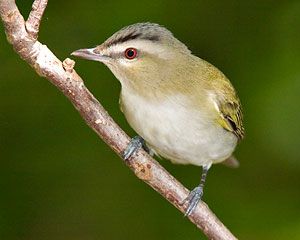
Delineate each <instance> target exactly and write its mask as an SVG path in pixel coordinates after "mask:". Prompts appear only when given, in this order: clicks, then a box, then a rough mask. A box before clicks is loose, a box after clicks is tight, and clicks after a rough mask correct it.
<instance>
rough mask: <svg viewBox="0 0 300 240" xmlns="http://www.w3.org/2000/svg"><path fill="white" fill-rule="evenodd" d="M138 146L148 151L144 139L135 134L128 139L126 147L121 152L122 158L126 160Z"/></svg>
mask: <svg viewBox="0 0 300 240" xmlns="http://www.w3.org/2000/svg"><path fill="white" fill-rule="evenodd" d="M140 148H143V149H144V150H145V151H146V152H148V153H149V152H150V149H149V148H148V147H147V146H146V143H145V140H144V139H143V138H142V137H140V136H135V137H133V138H132V139H131V140H130V143H129V144H128V146H127V148H126V149H125V150H124V152H123V153H122V157H123V159H124V160H128V159H129V158H130V157H131V156H132V155H133V154H134V153H136V152H137V151H138V150H139V149H140Z"/></svg>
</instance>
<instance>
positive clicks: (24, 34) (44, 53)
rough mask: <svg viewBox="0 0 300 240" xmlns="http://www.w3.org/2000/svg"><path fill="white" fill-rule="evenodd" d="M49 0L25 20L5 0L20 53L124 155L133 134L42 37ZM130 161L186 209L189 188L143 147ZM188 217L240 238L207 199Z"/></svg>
mask: <svg viewBox="0 0 300 240" xmlns="http://www.w3.org/2000/svg"><path fill="white" fill-rule="evenodd" d="M46 6H47V0H35V1H34V3H33V5H32V11H31V12H30V14H29V17H28V20H27V21H26V22H25V21H24V18H23V17H22V15H21V14H20V12H19V10H18V8H17V6H16V3H15V1H14V0H0V15H1V18H2V21H3V24H4V27H5V31H6V36H7V39H8V41H9V42H10V43H11V44H12V45H13V48H14V49H15V51H16V52H17V53H18V54H19V55H20V57H21V58H22V59H24V60H25V61H26V62H27V63H28V64H30V65H31V66H32V67H33V69H34V70H35V71H36V72H37V73H38V74H39V75H40V76H42V77H45V78H47V79H48V80H49V81H50V82H51V83H52V84H53V85H55V86H56V87H57V88H58V89H59V90H60V91H61V92H62V93H63V94H64V95H65V96H66V97H68V99H69V100H70V101H71V103H72V104H73V105H74V107H75V108H76V109H77V110H78V112H79V113H80V115H81V116H82V118H83V119H84V120H85V121H86V123H87V124H88V125H89V126H90V127H91V128H92V129H93V130H94V131H95V132H96V133H97V134H98V135H99V137H100V138H102V139H103V140H104V141H105V142H106V143H107V144H108V145H109V146H110V147H111V148H112V149H113V150H114V151H115V152H116V153H117V154H118V155H119V156H121V153H122V151H123V150H124V149H125V148H126V146H127V144H128V143H129V140H130V139H129V137H128V136H127V135H126V134H125V133H124V131H123V130H122V129H121V128H120V127H119V126H118V125H117V124H116V123H115V122H114V121H113V119H112V118H111V117H110V116H109V115H108V113H107V112H106V111H105V109H104V108H103V107H102V105H101V104H100V103H99V102H98V101H97V99H95V97H94V96H93V95H92V94H91V93H90V92H89V90H88V89H87V88H86V87H85V85H84V83H83V80H82V79H81V78H80V76H79V75H78V74H77V73H76V72H75V70H73V67H74V64H75V62H74V61H73V60H71V59H69V58H67V59H66V60H64V62H61V61H60V60H59V59H58V58H57V57H56V56H55V55H54V54H53V53H52V52H51V51H50V50H49V49H48V48H47V46H45V45H43V44H41V43H40V42H39V41H37V37H38V32H39V26H40V22H41V19H42V15H43V12H44V10H45V8H46ZM126 164H127V165H128V167H130V168H131V170H132V171H133V172H134V173H135V175H136V176H137V177H138V178H140V179H141V180H143V181H144V182H145V183H147V184H148V185H150V186H151V187H152V188H153V189H154V190H156V191H157V192H159V193H160V194H161V195H162V196H163V197H164V198H166V199H167V200H168V201H169V202H170V203H171V204H173V205H174V206H175V207H176V208H177V209H179V210H180V211H181V212H184V211H185V208H186V205H184V206H182V205H181V204H180V203H181V202H183V200H184V199H185V198H186V197H187V196H188V193H189V192H188V190H187V189H186V188H185V187H184V186H183V185H182V184H181V183H180V182H178V181H177V180H176V179H175V178H174V177H173V176H171V175H170V174H169V173H168V172H167V171H166V170H165V169H164V168H163V167H161V166H160V165H159V163H158V162H157V161H155V160H154V159H152V158H151V157H150V156H149V155H148V154H147V153H145V152H144V151H143V150H140V151H139V152H138V153H137V154H136V155H135V156H133V157H132V158H131V159H130V160H128V161H126ZM189 219H190V220H191V221H192V222H193V223H194V224H195V225H196V226H197V227H198V228H200V229H201V230H202V231H203V232H204V234H205V235H206V236H207V237H208V238H209V239H222V240H232V239H236V238H235V237H234V236H233V235H232V234H231V233H230V231H229V230H228V229H227V228H226V227H225V226H224V225H223V223H222V222H221V221H220V220H219V219H218V218H217V217H216V216H215V215H214V213H213V212H212V211H211V210H210V209H209V208H208V206H207V205H206V204H205V203H204V202H201V203H200V204H199V205H198V207H197V208H196V209H195V211H194V212H193V213H192V214H191V216H189Z"/></svg>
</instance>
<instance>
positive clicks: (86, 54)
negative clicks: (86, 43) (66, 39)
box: [71, 48, 111, 62]
mask: <svg viewBox="0 0 300 240" xmlns="http://www.w3.org/2000/svg"><path fill="white" fill-rule="evenodd" d="M71 55H72V56H76V57H81V58H83V59H87V60H93V61H98V62H108V61H109V60H111V58H110V57H109V56H106V55H103V54H101V53H99V50H98V49H97V48H85V49H79V50H76V51H74V52H72V53H71Z"/></svg>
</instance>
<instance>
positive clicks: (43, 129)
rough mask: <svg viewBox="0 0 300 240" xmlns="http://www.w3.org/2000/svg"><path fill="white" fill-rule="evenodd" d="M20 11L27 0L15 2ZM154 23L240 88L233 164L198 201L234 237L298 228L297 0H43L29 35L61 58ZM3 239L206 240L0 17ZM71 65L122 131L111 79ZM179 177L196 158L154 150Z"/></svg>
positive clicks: (189, 179)
mask: <svg viewBox="0 0 300 240" xmlns="http://www.w3.org/2000/svg"><path fill="white" fill-rule="evenodd" d="M17 3H18V5H19V7H20V9H21V11H22V13H23V14H24V15H26V16H27V14H28V12H29V11H30V9H31V1H29V0H28V1H24V0H23V1H17ZM141 21H151V22H157V23H160V24H162V25H164V26H166V27H168V28H169V29H170V30H171V31H172V32H173V33H174V34H175V36H176V37H178V38H179V39H180V40H182V41H183V42H184V43H186V44H187V45H188V46H189V48H190V49H191V50H192V51H193V52H194V53H195V54H196V55H198V56H200V57H202V58H204V59H206V60H208V61H209V62H211V63H213V64H214V65H216V66H217V67H219V68H220V69H221V70H222V71H223V72H224V73H225V74H226V75H227V76H228V77H229V78H230V79H231V81H232V82H233V84H234V86H235V88H236V89H237V91H238V93H239V96H240V98H241V101H242V104H243V109H244V115H245V127H246V138H245V140H244V141H243V142H242V143H241V144H240V146H239V147H238V149H237V151H236V156H237V157H238V159H239V160H240V162H241V167H240V168H239V169H237V170H233V169H228V168H226V167H224V166H222V165H217V166H214V167H213V169H212V170H211V171H210V174H209V177H208V181H207V185H206V189H205V195H204V200H205V201H206V202H207V203H208V204H209V206H210V207H211V209H212V210H213V211H214V212H215V213H216V214H217V215H218V216H219V217H220V219H221V220H222V221H223V222H224V223H225V225H227V226H228V227H229V228H230V229H231V230H232V232H233V233H235V234H236V235H237V236H238V237H239V238H240V239H292V240H293V239H300V145H299V140H300V137H299V135H300V127H299V122H300V111H299V103H300V1H291V0H286V1H279V0H278V1H271V0H270V1H268V0H263V1H262V0H254V1H238V0H236V1H225V0H222V1H221V0H213V1H208V0H202V1H180V0H167V1H158V0H152V1H144V0H128V1H118V0H117V1H107V0H103V1H102V0H86V1H75V0H74V1H57V0H56V1H54V0H50V1H49V5H48V8H47V10H46V13H45V16H44V18H43V23H42V27H41V32H40V38H39V39H40V41H41V42H43V43H44V44H46V45H48V47H49V48H50V49H51V50H52V51H53V52H54V53H55V54H56V55H57V56H58V57H59V58H60V59H64V58H66V57H69V54H70V52H72V51H73V50H76V49H79V48H83V47H92V46H95V45H96V44H99V43H101V42H102V41H104V40H105V39H106V38H107V37H109V36H110V35H111V34H112V33H114V32H115V31H117V30H119V29H120V28H121V27H123V26H125V25H128V24H131V23H135V22H141ZM0 38H1V39H0V58H1V64H0V74H1V75H0V76H1V77H0V78H1V81H0V164H1V167H0V239H1V240H2V239H3V240H6V239H7V240H13V239H26V240H27V239H28V240H29V239H30V240H39V239H43V240H48V239H49V240H50V239H56V240H60V239H61V240H69V239H70V240H77V239H78V240H92V239H132V240H134V239H145V240H147V239H205V237H204V235H203V234H202V233H200V232H199V231H198V230H197V229H196V227H195V226H194V225H193V224H191V223H190V222H189V221H188V220H187V219H185V218H183V215H182V214H181V213H180V212H179V211H177V210H176V209H175V208H174V207H172V206H171V205H170V204H169V203H167V202H166V201H165V200H164V199H163V198H162V197H160V196H159V195H158V194H157V193H156V192H154V191H153V190H152V189H150V188H149V187H148V186H147V185H145V184H144V183H143V182H141V181H139V180H138V179H137V178H136V177H135V176H134V174H133V173H132V172H131V171H130V170H129V169H128V168H127V167H126V166H125V165H124V164H123V163H122V161H121V160H120V159H119V158H118V157H117V156H116V154H114V153H113V152H112V151H111V150H110V149H109V148H108V147H107V146H106V145H105V144H104V143H103V142H102V141H101V140H99V138H98V137H97V136H96V134H95V133H94V132H93V131H92V130H91V129H89V128H88V127H87V126H86V124H85V123H84V122H83V120H82V119H81V117H80V116H79V114H78V113H77V111H75V109H74V108H73V107H72V105H71V104H70V102H69V101H68V100H67V99H66V98H65V97H64V96H63V95H62V94H61V93H60V92H58V91H57V89H56V88H55V87H53V86H52V85H51V84H50V83H48V82H47V81H46V80H45V79H43V78H40V77H39V76H38V75H37V74H36V73H35V72H34V71H33V70H32V69H31V68H30V67H29V66H28V64H26V63H25V62H23V61H22V60H20V58H19V57H18V56H17V55H16V54H15V53H14V52H13V50H12V47H11V46H10V45H9V44H8V43H7V41H6V38H5V35H4V32H3V27H2V26H1V27H0ZM76 61H77V63H76V70H77V71H78V72H79V73H80V74H81V76H82V77H83V78H84V79H85V83H86V85H87V86H88V88H89V89H90V90H91V91H92V92H93V93H94V95H95V96H96V97H97V98H98V99H99V100H100V102H101V103H102V104H103V105H104V107H105V108H106V109H107V110H108V111H109V113H110V114H111V115H112V116H113V118H114V119H115V120H116V121H117V122H118V123H119V124H120V125H121V126H122V127H123V128H124V129H125V130H126V131H127V132H128V133H129V134H130V135H131V136H133V135H134V132H133V131H132V130H131V129H130V128H129V127H128V125H127V123H126V121H125V119H124V117H123V115H122V114H121V112H120V111H119V109H118V95H119V91H120V85H119V83H118V81H117V80H116V79H115V78H114V76H113V75H112V74H111V73H110V71H109V70H108V69H107V68H106V67H104V66H102V65H100V64H99V63H96V62H88V61H83V60H76ZM160 162H161V164H162V165H163V166H164V167H165V168H167V169H168V170H169V171H170V172H171V173H172V174H173V175H174V176H175V177H176V178H178V179H179V180H180V181H181V182H182V183H184V184H185V185H186V186H187V187H189V188H193V187H194V186H195V185H196V184H197V183H198V181H199V174H200V169H199V168H197V167H193V166H180V165H172V164H171V163H169V162H168V161H163V160H162V161H160Z"/></svg>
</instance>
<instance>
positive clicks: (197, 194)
mask: <svg viewBox="0 0 300 240" xmlns="http://www.w3.org/2000/svg"><path fill="white" fill-rule="evenodd" d="M202 195H203V186H198V187H195V188H194V189H193V190H192V191H191V192H190V194H189V196H188V197H187V198H186V199H185V200H184V201H183V204H184V203H186V202H188V206H187V209H186V211H185V214H184V216H185V217H188V216H190V215H191V213H192V212H193V211H194V209H195V208H196V207H197V205H198V203H199V202H200V200H201V198H202Z"/></svg>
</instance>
